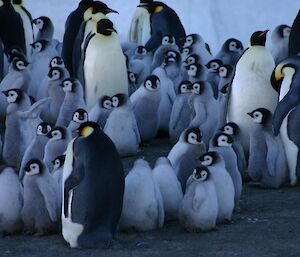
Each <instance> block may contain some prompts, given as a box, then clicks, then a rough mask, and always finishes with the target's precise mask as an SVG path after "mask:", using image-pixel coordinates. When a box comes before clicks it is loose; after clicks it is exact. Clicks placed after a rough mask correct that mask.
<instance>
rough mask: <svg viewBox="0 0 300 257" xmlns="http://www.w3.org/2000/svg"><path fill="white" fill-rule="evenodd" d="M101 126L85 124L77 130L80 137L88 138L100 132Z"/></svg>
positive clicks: (93, 123) (89, 122) (91, 123)
mask: <svg viewBox="0 0 300 257" xmlns="http://www.w3.org/2000/svg"><path fill="white" fill-rule="evenodd" d="M99 131H100V126H99V125H98V123H96V122H91V121H88V122H84V123H82V124H81V125H80V127H79V128H78V129H77V133H78V136H79V137H88V136H90V135H91V134H93V133H94V132H99Z"/></svg>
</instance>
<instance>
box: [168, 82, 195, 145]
mask: <svg viewBox="0 0 300 257" xmlns="http://www.w3.org/2000/svg"><path fill="white" fill-rule="evenodd" d="M192 89H193V87H192V83H191V82H190V81H187V80H184V81H182V82H181V83H180V85H179V90H178V94H177V96H176V98H175V101H174V103H173V106H172V111H171V116H170V123H169V136H170V140H171V142H172V143H173V144H175V143H176V142H177V141H178V139H179V137H180V134H181V133H182V131H183V130H185V129H186V128H187V127H188V126H189V124H190V122H191V118H192V115H191V107H190V105H189V103H188V99H189V97H190V96H191V94H192Z"/></svg>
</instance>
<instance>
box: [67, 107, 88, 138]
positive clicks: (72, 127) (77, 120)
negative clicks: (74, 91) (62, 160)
mask: <svg viewBox="0 0 300 257" xmlns="http://www.w3.org/2000/svg"><path fill="white" fill-rule="evenodd" d="M87 121H89V114H88V112H87V111H86V110H84V109H82V108H79V109H77V110H76V111H75V112H74V113H73V116H72V120H71V121H70V123H69V126H68V130H69V131H70V133H72V138H74V137H76V136H77V133H76V129H78V128H79V127H80V125H81V124H82V123H85V122H87Z"/></svg>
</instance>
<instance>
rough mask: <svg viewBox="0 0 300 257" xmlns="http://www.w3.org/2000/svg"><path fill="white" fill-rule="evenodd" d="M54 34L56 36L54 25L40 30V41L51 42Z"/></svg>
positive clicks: (38, 36)
mask: <svg viewBox="0 0 300 257" xmlns="http://www.w3.org/2000/svg"><path fill="white" fill-rule="evenodd" d="M53 34H54V27H53V25H49V26H48V27H47V28H45V29H42V30H39V32H38V35H37V38H38V39H39V40H41V39H45V40H47V41H49V42H51V41H52V39H53Z"/></svg>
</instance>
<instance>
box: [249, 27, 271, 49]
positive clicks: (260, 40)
mask: <svg viewBox="0 0 300 257" xmlns="http://www.w3.org/2000/svg"><path fill="white" fill-rule="evenodd" d="M268 32H269V30H265V31H256V32H254V33H253V34H252V36H251V38H250V46H265V45H266V40H267V33H268Z"/></svg>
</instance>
